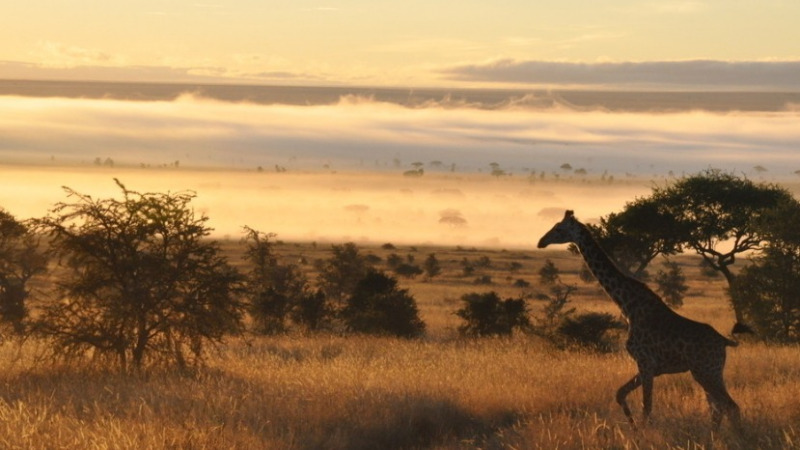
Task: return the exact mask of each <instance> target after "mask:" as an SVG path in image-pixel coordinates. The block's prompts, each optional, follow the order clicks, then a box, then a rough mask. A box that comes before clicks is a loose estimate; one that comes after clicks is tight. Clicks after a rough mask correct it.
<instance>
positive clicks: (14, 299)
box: [0, 209, 47, 333]
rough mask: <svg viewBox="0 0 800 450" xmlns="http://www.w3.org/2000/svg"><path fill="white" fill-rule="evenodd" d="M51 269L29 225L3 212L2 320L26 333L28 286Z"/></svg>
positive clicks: (0, 214) (0, 213) (0, 257)
mask: <svg viewBox="0 0 800 450" xmlns="http://www.w3.org/2000/svg"><path fill="white" fill-rule="evenodd" d="M46 269H47V256H46V254H45V252H44V251H43V250H40V248H39V239H38V237H37V236H36V234H35V233H33V232H32V231H31V230H30V229H29V228H28V226H27V225H26V224H24V223H22V222H19V221H17V219H16V218H14V216H12V215H11V214H9V213H7V212H5V211H3V210H1V209H0V320H2V321H3V322H5V323H7V324H9V325H10V326H11V328H12V329H13V330H14V331H15V332H17V333H22V332H24V331H25V330H24V329H25V326H24V324H23V321H24V320H25V319H26V318H27V316H28V307H27V305H26V301H27V299H28V295H29V289H28V283H29V281H30V280H31V279H32V278H33V277H35V276H36V275H39V274H42V273H44V272H45V271H46Z"/></svg>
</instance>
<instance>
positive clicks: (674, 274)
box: [655, 261, 689, 308]
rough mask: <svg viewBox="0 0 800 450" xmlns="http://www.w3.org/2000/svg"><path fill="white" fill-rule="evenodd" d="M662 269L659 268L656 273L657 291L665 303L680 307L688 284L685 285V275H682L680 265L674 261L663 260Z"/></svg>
mask: <svg viewBox="0 0 800 450" xmlns="http://www.w3.org/2000/svg"><path fill="white" fill-rule="evenodd" d="M664 269H665V270H659V271H658V274H657V275H656V279H655V281H656V284H657V285H658V292H659V293H660V294H661V296H662V297H663V298H664V300H665V301H666V302H667V304H669V305H670V306H672V307H673V308H680V307H681V306H683V296H684V295H685V294H686V291H687V290H689V286H687V285H686V277H685V276H684V275H683V270H681V267H680V266H679V265H678V264H677V263H675V262H672V261H665V262H664Z"/></svg>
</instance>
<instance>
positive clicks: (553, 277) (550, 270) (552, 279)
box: [539, 259, 560, 285]
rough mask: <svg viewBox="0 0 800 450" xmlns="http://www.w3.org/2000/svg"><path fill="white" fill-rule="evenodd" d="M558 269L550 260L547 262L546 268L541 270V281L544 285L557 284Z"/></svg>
mask: <svg viewBox="0 0 800 450" xmlns="http://www.w3.org/2000/svg"><path fill="white" fill-rule="evenodd" d="M559 278H560V277H559V270H558V267H556V265H555V264H554V263H553V261H551V260H550V259H547V260H545V262H544V266H542V268H541V269H539V281H540V282H541V283H542V284H544V285H552V284H555V283H556V282H557V281H558V280H559Z"/></svg>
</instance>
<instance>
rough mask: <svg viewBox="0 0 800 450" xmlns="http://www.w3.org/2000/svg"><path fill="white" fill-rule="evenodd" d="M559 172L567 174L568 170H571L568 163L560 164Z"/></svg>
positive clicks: (570, 165)
mask: <svg viewBox="0 0 800 450" xmlns="http://www.w3.org/2000/svg"><path fill="white" fill-rule="evenodd" d="M561 170H563V171H564V172H569V171H570V170H572V164H570V163H564V164H562V165H561Z"/></svg>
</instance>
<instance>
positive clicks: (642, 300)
mask: <svg viewBox="0 0 800 450" xmlns="http://www.w3.org/2000/svg"><path fill="white" fill-rule="evenodd" d="M567 243H573V244H575V245H576V246H577V247H578V250H580V253H581V255H582V256H583V258H584V260H585V261H586V265H587V266H588V267H589V270H590V271H591V272H592V274H594V276H595V278H596V279H597V280H598V281H599V282H600V284H601V286H602V287H603V289H604V290H605V291H606V293H607V294H608V296H609V297H611V299H612V300H613V301H614V303H616V304H617V306H619V308H620V309H621V310H622V314H623V315H624V316H625V318H626V320H627V321H628V340H627V342H626V344H625V348H626V349H627V351H628V353H629V354H630V355H631V356H632V357H633V359H634V360H635V361H636V365H637V368H638V373H637V374H636V375H635V376H634V377H633V378H631V379H630V380H629V381H628V382H627V383H625V384H624V385H622V387H620V388H619V390H618V391H617V396H616V400H617V403H619V404H620V406H621V407H622V410H623V412H624V413H625V416H626V417H627V418H628V420H629V421H630V423H631V425H633V426H635V421H634V419H633V415H632V414H631V410H630V408H629V407H628V403H627V401H626V397H627V396H628V394H630V393H631V392H632V391H634V390H635V389H637V388H638V387H639V386H641V387H642V393H643V395H642V397H643V403H644V409H643V414H644V420H645V421H647V419H648V417H649V415H650V413H651V411H652V407H653V403H652V402H653V400H652V393H653V379H654V378H655V377H657V376H659V375H662V374H670V373H681V372H687V371H688V372H691V374H692V377H694V379H695V380H696V381H697V382H698V383H699V384H700V386H701V387H702V388H703V390H705V392H706V398H707V400H708V403H709V405H710V406H711V418H712V428H713V429H714V430H716V429H717V428H719V425H720V423H721V421H722V418H723V416H727V417H728V418H729V420H731V422H732V423H733V424H734V426H735V427H737V428H739V427H740V422H741V418H740V412H739V406H738V405H737V404H736V402H735V401H734V400H733V399H732V398H731V396H730V395H729V394H728V391H727V389H726V388H725V382H724V379H723V374H722V373H723V370H724V368H725V357H726V347H729V346H736V345H738V344H737V343H736V342H735V341H732V340H730V339H728V338H726V337H725V336H723V335H721V334H720V333H719V332H717V331H716V330H715V329H714V328H712V327H711V326H710V325H708V324H705V323H702V322H697V321H694V320H691V319H688V318H686V317H683V316H681V315H680V314H678V313H676V312H675V311H673V310H672V309H670V307H669V306H667V304H666V303H664V301H663V300H661V298H660V297H659V296H658V295H657V294H656V293H655V292H653V291H652V290H651V289H650V288H648V287H647V285H646V284H644V283H642V282H641V281H639V280H637V279H635V278H633V277H631V276H630V275H627V274H625V273H624V272H623V271H622V270H620V269H619V268H618V267H617V266H616V264H614V262H613V260H612V259H611V258H610V257H609V256H608V254H607V253H606V252H605V251H604V250H603V249H602V248H601V247H600V244H599V243H598V242H597V240H596V239H595V238H594V236H592V233H591V232H590V230H589V228H588V227H587V226H586V225H584V224H582V223H581V222H579V221H578V219H576V218H575V214H574V212H573V211H571V210H568V211H567V212H566V213H565V214H564V219H563V220H562V221H561V222H559V223H557V224H555V226H553V228H552V229H551V230H550V231H548V232H547V233H546V234H545V235H544V236H542V238H541V239H540V240H539V244H538V247H539V248H545V247H547V246H548V245H550V244H567Z"/></svg>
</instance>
